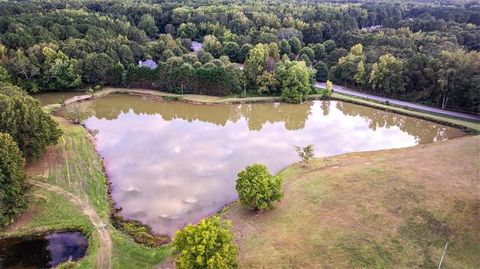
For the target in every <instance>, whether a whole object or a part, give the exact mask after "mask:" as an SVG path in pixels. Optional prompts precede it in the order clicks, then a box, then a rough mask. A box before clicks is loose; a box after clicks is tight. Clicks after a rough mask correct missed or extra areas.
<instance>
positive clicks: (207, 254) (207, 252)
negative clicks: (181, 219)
mask: <svg viewBox="0 0 480 269" xmlns="http://www.w3.org/2000/svg"><path fill="white" fill-rule="evenodd" d="M231 226H232V224H231V222H230V221H222V220H220V218H219V217H216V216H215V217H210V218H207V219H203V220H202V221H200V222H199V223H198V224H196V225H193V224H189V225H187V226H186V227H185V228H183V229H182V230H181V231H177V232H176V234H175V239H174V241H173V246H174V247H175V249H176V251H177V252H178V253H179V256H178V258H177V268H179V269H217V268H225V269H229V268H236V267H237V253H238V249H237V247H236V246H235V245H234V243H233V235H232V232H231V231H230V229H231Z"/></svg>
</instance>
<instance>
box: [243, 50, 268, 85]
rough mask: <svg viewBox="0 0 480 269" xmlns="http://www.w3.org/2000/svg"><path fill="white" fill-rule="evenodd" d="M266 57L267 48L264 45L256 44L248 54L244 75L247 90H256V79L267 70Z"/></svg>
mask: <svg viewBox="0 0 480 269" xmlns="http://www.w3.org/2000/svg"><path fill="white" fill-rule="evenodd" d="M268 55H269V53H268V46H265V45H264V44H257V45H256V46H255V47H254V48H253V49H251V50H250V52H249V53H248V56H247V59H246V60H245V69H244V73H245V79H246V82H247V85H248V87H249V88H251V89H255V90H257V88H258V77H259V76H260V75H262V74H263V72H264V71H265V70H266V68H267V59H268Z"/></svg>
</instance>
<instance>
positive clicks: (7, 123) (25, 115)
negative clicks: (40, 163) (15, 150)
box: [0, 85, 62, 158]
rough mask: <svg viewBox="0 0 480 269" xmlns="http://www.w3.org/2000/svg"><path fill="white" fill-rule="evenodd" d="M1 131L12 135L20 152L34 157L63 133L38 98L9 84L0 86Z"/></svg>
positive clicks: (55, 141) (54, 142)
mask: <svg viewBox="0 0 480 269" xmlns="http://www.w3.org/2000/svg"><path fill="white" fill-rule="evenodd" d="M0 132H2V133H8V134H10V135H11V136H12V137H13V139H14V140H15V142H16V143H17V145H18V147H19V149H20V151H21V152H22V153H23V156H25V157H33V158H36V157H38V156H39V155H40V154H42V153H43V152H44V151H45V149H46V147H47V146H48V145H52V144H56V143H57V141H58V139H59V137H60V136H61V134H62V132H61V130H60V129H59V128H58V123H57V122H55V121H54V120H53V119H52V118H51V116H50V115H49V114H47V113H46V112H44V111H43V110H42V108H41V107H40V103H39V102H38V101H37V100H35V99H33V98H32V97H30V96H29V95H27V94H26V93H25V92H23V91H22V90H21V89H19V88H18V87H15V86H11V85H2V86H0Z"/></svg>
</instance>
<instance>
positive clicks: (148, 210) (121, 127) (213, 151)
mask: <svg viewBox="0 0 480 269" xmlns="http://www.w3.org/2000/svg"><path fill="white" fill-rule="evenodd" d="M85 106H88V107H89V111H91V113H93V115H92V116H91V117H89V118H88V119H87V120H86V121H85V124H86V126H87V127H88V128H89V129H94V130H97V131H98V133H97V134H96V136H95V138H96V140H97V149H98V151H99V153H100V155H101V156H102V157H104V158H105V160H106V162H107V173H108V175H109V177H110V180H111V181H112V183H113V193H112V195H113V199H114V201H115V202H116V203H117V205H118V206H120V207H122V208H123V211H122V214H123V215H124V216H125V217H127V218H134V219H138V220H140V221H142V222H144V223H146V224H149V225H150V226H152V228H153V229H154V231H156V232H159V233H168V234H172V233H173V232H174V231H175V230H176V229H178V228H180V227H182V226H184V225H185V224H188V223H190V222H196V221H198V220H199V219H200V218H202V217H204V216H206V215H209V214H211V213H214V212H216V211H217V210H218V209H220V208H221V207H222V206H224V205H225V204H227V203H230V202H232V201H234V200H235V199H236V192H235V179H236V174H237V173H238V172H239V171H240V170H241V169H243V168H244V167H245V166H247V165H250V164H252V163H254V162H261V163H265V164H266V165H267V166H268V167H269V168H270V169H271V171H273V172H278V171H279V170H280V169H282V168H284V167H286V166H288V165H289V164H291V163H293V162H296V161H299V158H298V156H297V154H296V152H295V150H294V147H293V146H294V145H307V144H314V145H315V150H316V152H315V153H316V156H331V155H337V154H342V153H347V152H354V151H365V150H378V149H387V148H399V147H407V146H413V145H416V144H418V143H429V142H432V141H439V140H445V139H449V138H453V137H456V136H460V135H463V133H462V132H461V131H459V130H456V129H453V128H449V127H445V126H441V125H438V124H434V123H430V122H426V121H423V120H418V119H414V118H409V117H405V116H401V115H396V114H392V113H387V112H384V111H380V110H375V109H372V108H367V107H362V106H358V105H353V104H349V103H342V102H336V101H324V102H322V101H315V102H310V103H305V104H300V105H290V104H278V103H277V104H246V105H210V106H206V105H193V104H187V103H178V102H174V103H169V102H162V101H159V100H152V99H151V98H146V97H138V96H124V95H122V96H116V95H114V96H109V97H105V98H102V99H98V100H94V101H91V102H88V103H85Z"/></svg>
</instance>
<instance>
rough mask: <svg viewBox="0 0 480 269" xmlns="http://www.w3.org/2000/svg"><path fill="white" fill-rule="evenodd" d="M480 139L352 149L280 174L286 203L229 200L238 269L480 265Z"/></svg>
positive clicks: (478, 266) (463, 266) (297, 165)
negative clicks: (258, 205)
mask: <svg viewBox="0 0 480 269" xmlns="http://www.w3.org/2000/svg"><path fill="white" fill-rule="evenodd" d="M479 154H480V137H478V136H475V137H464V138H460V139H455V140H451V141H447V142H442V143H434V144H429V145H422V146H417V147H413V148H406V149H398V150H385V151H376V152H364V153H351V154H346V155H341V156H336V157H329V158H322V159H316V160H313V161H311V163H309V164H308V165H306V166H303V165H301V164H295V165H293V166H291V167H289V168H287V169H285V170H284V171H282V172H281V173H280V175H281V176H282V177H283V178H284V180H285V186H284V189H285V198H284V200H283V201H282V202H280V203H279V204H278V205H277V207H276V208H275V209H273V210H271V211H269V212H264V213H262V214H255V213H254V212H251V211H249V210H247V209H245V208H244V207H243V206H241V205H239V204H235V205H233V206H232V207H230V208H229V209H227V210H226V212H224V213H223V217H224V218H227V219H231V220H232V221H233V224H234V230H235V233H236V240H237V242H238V244H239V246H240V254H239V263H240V268H436V266H438V262H439V259H440V257H441V255H442V251H443V248H444V245H445V243H446V242H449V246H448V249H447V251H446V256H445V259H444V264H443V266H442V268H443V269H446V268H480V233H479V232H478V231H480V177H479V176H480V172H479V171H480V161H479Z"/></svg>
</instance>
